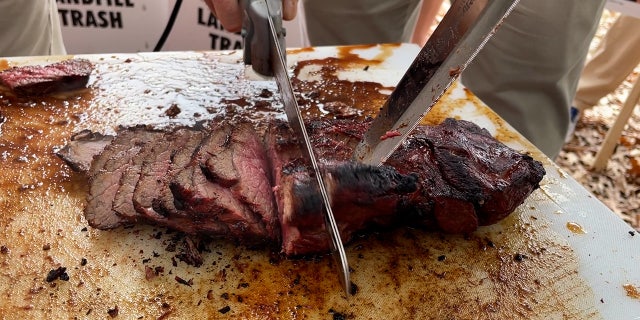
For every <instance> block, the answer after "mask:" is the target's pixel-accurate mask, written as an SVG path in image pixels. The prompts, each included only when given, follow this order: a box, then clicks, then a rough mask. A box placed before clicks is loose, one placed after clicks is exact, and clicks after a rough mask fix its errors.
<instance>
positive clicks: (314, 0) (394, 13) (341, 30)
mask: <svg viewBox="0 0 640 320" xmlns="http://www.w3.org/2000/svg"><path fill="white" fill-rule="evenodd" d="M427 1H428V0H427ZM419 3H420V0H393V1H391V0H304V2H303V7H304V13H305V20H306V24H307V33H308V36H309V41H310V42H311V45H314V46H324V45H349V44H372V43H393V42H406V41H409V38H408V37H410V35H411V34H410V32H405V27H406V26H407V25H408V24H411V23H412V22H411V21H415V16H414V17H413V20H411V18H412V14H413V12H414V11H415V10H416V8H417V7H418V4H419ZM412 26H413V25H411V29H412ZM403 36H405V37H407V38H406V39H405V38H403Z"/></svg>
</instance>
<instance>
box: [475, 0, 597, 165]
mask: <svg viewBox="0 0 640 320" xmlns="http://www.w3.org/2000/svg"><path fill="white" fill-rule="evenodd" d="M603 7H604V1H602V0H600V1H596V0H590V1H583V0H563V1H556V0H521V1H520V2H519V4H518V5H517V6H516V8H515V9H514V11H513V12H512V13H511V14H510V15H509V16H508V17H507V19H506V20H505V21H504V23H503V24H502V26H501V27H500V29H498V31H497V32H496V34H495V35H494V36H493V38H492V39H491V40H489V42H488V43H487V44H486V45H485V47H484V48H483V49H482V50H481V51H480V53H479V54H478V56H477V57H476V58H475V60H474V61H473V62H472V63H471V64H470V65H469V67H467V69H466V70H465V71H464V73H463V74H462V82H463V84H464V85H465V86H467V87H468V88H469V89H470V90H471V91H472V92H473V93H474V94H476V95H477V96H478V97H479V98H480V99H481V100H482V101H484V102H485V103H486V104H487V105H488V106H489V107H490V108H492V109H493V110H494V111H495V112H496V113H498V114H499V115H500V116H501V117H502V118H504V119H505V120H506V121H507V122H509V124H511V125H512V126H513V127H514V128H515V129H516V130H518V131H519V132H520V133H521V134H523V135H524V136H525V137H526V138H527V139H529V140H530V141H531V142H532V143H533V144H535V145H536V146H537V147H538V148H539V149H540V150H542V151H543V152H544V153H545V154H546V155H547V156H549V157H550V158H552V159H553V158H555V156H556V155H557V154H558V152H559V151H560V149H561V148H562V145H563V144H564V139H565V136H566V133H567V130H568V127H569V109H570V107H571V103H572V100H573V97H574V95H575V90H576V87H577V84H578V80H579V76H580V72H581V71H582V67H583V65H584V60H585V58H586V55H587V53H588V50H589V45H590V43H591V40H592V39H593V35H594V34H595V31H596V29H597V27H598V22H599V20H600V17H601V15H602V10H603Z"/></svg>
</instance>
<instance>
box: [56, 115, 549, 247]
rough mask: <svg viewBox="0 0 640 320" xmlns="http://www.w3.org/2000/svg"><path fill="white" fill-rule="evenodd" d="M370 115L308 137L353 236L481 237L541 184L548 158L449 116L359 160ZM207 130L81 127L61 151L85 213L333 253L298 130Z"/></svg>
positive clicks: (117, 222) (322, 126)
mask: <svg viewBox="0 0 640 320" xmlns="http://www.w3.org/2000/svg"><path fill="white" fill-rule="evenodd" d="M369 124H370V121H361V122H355V121H352V120H316V121H311V122H309V124H308V130H309V135H310V137H311V140H312V144H313V146H314V150H315V151H316V153H317V155H318V158H319V159H321V163H320V165H321V170H322V171H323V175H324V177H325V183H326V184H327V190H328V192H329V194H330V198H331V202H332V208H333V211H334V215H335V217H336V222H337V224H338V227H339V229H340V234H341V237H342V239H343V241H345V242H347V241H349V239H351V238H352V237H353V236H354V234H356V233H357V232H361V231H363V230H367V229H369V228H373V227H381V226H385V227H389V226H400V225H403V224H404V225H417V224H420V225H423V226H425V227H428V228H430V229H433V230H440V231H444V232H450V233H469V232H473V231H474V230H476V228H478V226H481V225H487V224H492V223H495V222H497V221H499V220H500V219H503V218H504V217H506V216H507V215H508V214H510V213H511V212H513V211H514V210H515V208H516V207H517V206H519V205H520V204H522V202H523V201H524V200H525V199H526V197H528V196H529V194H531V192H533V190H535V189H536V188H538V187H539V182H540V181H541V180H542V178H543V176H544V174H545V172H544V169H543V167H542V164H541V163H540V162H538V161H535V160H534V159H532V158H531V157H530V156H528V155H525V154H520V153H518V152H516V151H515V150H513V149H511V148H509V147H507V146H506V145H504V144H502V143H501V142H499V141H497V140H495V139H494V138H493V137H492V136H491V135H490V134H489V133H488V132H487V131H486V130H484V129H481V128H480V127H478V126H477V125H475V124H473V123H471V122H467V121H463V120H454V119H447V120H445V121H444V122H443V123H442V124H440V125H437V126H422V127H418V128H417V129H416V130H415V131H414V132H413V133H412V134H411V135H410V136H409V138H408V139H407V140H406V142H405V143H404V144H403V145H402V146H401V147H400V148H399V149H398V150H397V151H396V152H395V153H394V154H393V155H392V156H391V157H390V158H389V160H388V161H387V162H386V163H385V165H383V166H380V167H372V166H366V165H363V164H359V163H355V162H352V161H351V160H350V157H351V154H352V152H353V149H354V147H355V145H356V144H357V143H358V142H359V141H360V140H361V138H362V135H363V134H364V132H365V131H366V129H367V128H368V126H369ZM260 128H261V129H260V130H258V129H256V127H254V125H253V124H250V123H233V124H229V123H227V124H220V123H212V124H211V125H210V127H207V129H204V128H200V129H198V130H196V129H193V128H179V129H175V130H165V131H154V130H151V129H149V128H140V127H138V128H126V129H122V130H120V131H119V133H118V135H117V136H116V137H115V138H114V137H108V136H102V135H99V134H90V133H87V132H83V133H81V134H78V135H76V136H74V137H73V138H72V140H71V142H70V143H69V145H68V146H67V147H65V148H64V149H62V150H61V151H60V152H58V155H59V156H60V157H62V158H63V159H64V160H65V161H66V162H67V163H69V164H70V165H71V166H72V168H74V169H76V170H79V171H82V172H84V173H86V174H87V176H88V178H89V182H90V185H91V187H90V191H89V195H88V196H87V206H86V208H85V216H86V217H87V220H88V221H89V224H90V225H91V226H93V227H96V228H101V229H106V228H113V227H117V226H121V225H124V224H131V223H138V222H144V223H152V224H156V225H161V226H166V227H169V228H172V229H177V230H180V231H183V232H186V233H189V234H206V235H208V236H214V237H223V238H228V239H232V240H235V241H237V242H240V243H243V244H247V245H255V244H263V243H279V244H280V246H281V250H282V252H283V253H285V254H287V255H303V254H315V253H323V252H327V251H328V250H329V239H328V237H327V234H326V230H325V229H324V219H323V217H322V211H321V210H322V201H321V197H320V194H319V192H318V186H317V183H316V179H315V177H314V176H313V174H314V173H313V171H312V170H310V166H309V163H308V162H307V159H306V157H305V156H304V152H303V150H302V148H301V147H300V143H299V141H297V140H296V138H295V135H294V134H293V132H292V130H291V128H289V126H288V125H287V124H286V123H284V122H282V121H277V120H272V121H271V122H269V123H267V124H266V126H265V125H262V126H261V127H260Z"/></svg>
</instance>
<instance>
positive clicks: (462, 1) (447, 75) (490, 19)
mask: <svg viewBox="0 0 640 320" xmlns="http://www.w3.org/2000/svg"><path fill="white" fill-rule="evenodd" d="M518 1H519V0H458V1H452V3H451V7H450V8H449V10H448V11H447V13H446V14H445V16H444V18H443V19H442V21H441V22H440V23H439V24H438V26H437V28H436V30H435V31H434V32H433V34H432V35H431V37H430V38H429V39H428V41H427V43H426V44H425V45H424V46H423V47H422V49H421V50H420V52H419V53H418V55H417V56H416V58H415V60H414V61H413V63H412V64H411V65H410V66H409V68H408V70H407V72H406V73H405V74H404V76H403V77H402V78H401V79H400V82H398V85H397V86H396V88H395V89H394V91H393V92H392V93H391V95H390V96H389V98H388V99H387V101H386V102H385V104H384V105H383V106H382V108H381V109H380V111H379V113H378V115H377V116H376V118H375V119H374V120H373V122H372V124H371V126H370V127H369V129H368V130H367V132H366V133H365V135H364V138H363V140H362V141H361V142H360V143H359V144H358V145H357V146H356V149H355V151H354V154H353V159H354V160H355V161H360V162H362V163H365V164H369V165H381V164H382V163H383V162H384V161H386V160H387V158H389V156H390V155H391V154H392V153H393V152H394V151H395V150H396V149H397V148H398V146H400V144H401V143H402V142H403V141H404V140H405V138H406V137H407V136H408V135H409V133H411V131H413V129H415V128H416V126H417V125H418V123H419V122H420V120H422V119H423V118H424V117H425V115H426V114H427V113H428V112H429V110H431V108H432V107H433V105H434V104H435V103H436V102H437V101H438V99H440V97H441V96H442V95H443V94H444V92H445V91H446V90H447V89H448V88H449V86H451V84H452V83H453V82H454V81H455V79H456V78H457V77H458V76H459V75H460V73H461V72H462V71H463V70H464V69H465V68H466V67H467V65H468V64H469V63H470V62H471V60H473V58H474V57H475V56H476V54H477V53H478V52H479V51H480V49H482V47H483V46H484V44H485V43H486V42H487V41H488V40H489V38H491V36H492V35H493V34H494V33H495V31H496V30H497V28H498V27H499V26H500V24H501V23H502V21H503V20H504V18H505V17H506V16H507V15H509V13H510V12H511V10H513V8H514V7H515V6H516V4H517V3H518Z"/></svg>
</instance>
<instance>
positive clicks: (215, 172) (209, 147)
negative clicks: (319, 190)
mask: <svg viewBox="0 0 640 320" xmlns="http://www.w3.org/2000/svg"><path fill="white" fill-rule="evenodd" d="M200 153H201V154H202V157H201V158H200V159H199V160H198V163H199V164H200V166H201V167H202V169H203V170H204V173H205V175H206V176H207V177H208V178H209V179H210V180H211V181H212V182H214V183H216V184H218V185H220V186H221V187H224V188H229V189H230V190H231V191H232V192H233V195H234V198H236V199H238V200H240V201H241V202H242V203H243V204H244V205H246V206H247V207H248V208H249V209H250V210H251V212H253V213H254V215H257V216H258V217H259V218H260V219H261V221H262V222H261V224H262V225H264V227H265V228H266V232H267V235H268V237H269V238H270V239H273V240H277V239H278V238H279V237H280V228H279V225H278V219H277V217H276V214H275V212H276V211H275V204H274V202H273V193H272V190H271V172H270V170H269V164H268V162H267V156H266V151H265V148H264V146H263V144H262V140H261V139H259V138H258V135H257V134H256V130H255V129H254V125H253V124H250V123H238V124H234V125H229V124H226V125H219V126H217V127H214V128H213V129H212V133H211V136H210V139H209V141H208V142H207V144H206V145H202V146H201V150H200Z"/></svg>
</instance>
